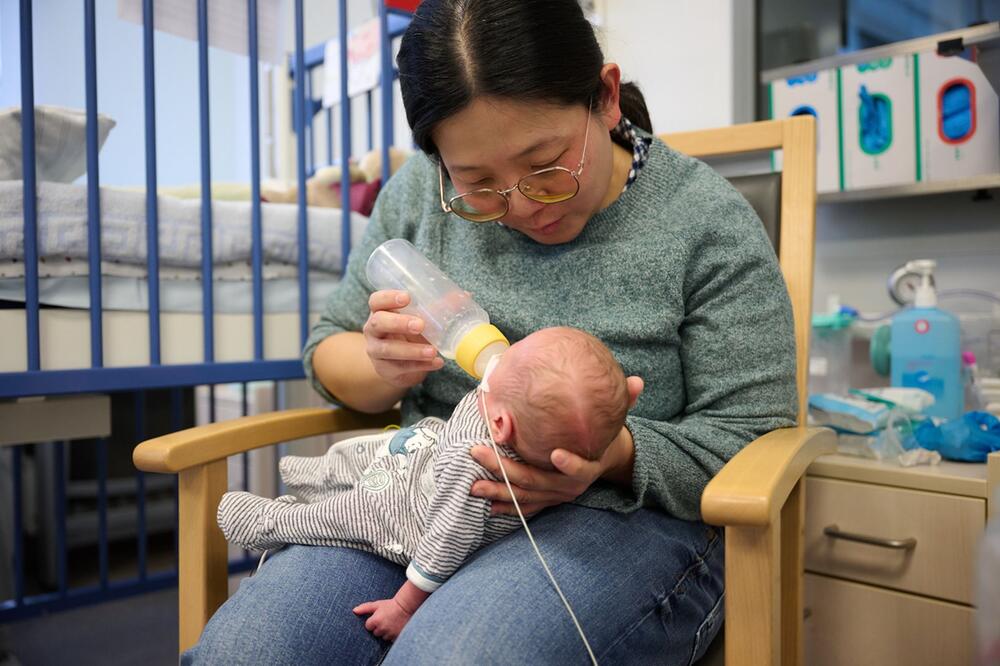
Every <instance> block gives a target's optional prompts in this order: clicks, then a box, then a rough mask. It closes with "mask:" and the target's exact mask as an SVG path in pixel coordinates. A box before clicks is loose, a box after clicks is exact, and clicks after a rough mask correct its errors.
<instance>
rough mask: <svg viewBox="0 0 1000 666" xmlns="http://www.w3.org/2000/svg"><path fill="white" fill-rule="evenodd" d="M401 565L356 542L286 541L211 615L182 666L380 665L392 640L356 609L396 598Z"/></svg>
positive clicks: (182, 661)
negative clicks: (368, 625)
mask: <svg viewBox="0 0 1000 666" xmlns="http://www.w3.org/2000/svg"><path fill="white" fill-rule="evenodd" d="M405 580H406V574H405V571H404V569H403V568H402V567H400V566H398V565H396V564H393V563H392V562H389V561H387V560H385V559H383V558H381V557H379V556H377V555H373V554H371V553H366V552H362V551H359V550H353V549H349V548H332V547H329V548H328V547H320V546H287V547H286V548H284V549H282V550H279V551H278V552H276V553H273V554H271V555H269V556H268V557H267V559H266V560H265V562H264V565H263V566H262V567H261V568H260V571H258V572H257V573H256V574H254V575H253V576H252V577H250V578H246V579H244V580H243V581H242V582H241V583H240V587H239V590H237V592H236V594H234V595H233V596H232V597H231V598H230V599H229V600H228V601H226V603H225V604H223V605H222V607H221V608H220V609H219V610H218V611H217V612H216V613H215V615H213V616H212V619H211V620H209V622H208V625H207V626H206V627H205V631H204V632H203V633H202V635H201V639H200V641H199V643H198V645H196V646H195V647H194V648H192V649H191V650H190V651H188V652H186V653H185V654H184V655H183V657H182V659H181V663H182V664H213V665H214V664H268V665H269V666H280V665H283V664H296V665H302V666H306V665H309V664H351V665H353V664H359V665H361V664H376V663H378V661H379V659H381V657H382V655H383V654H384V653H385V651H386V650H387V649H388V648H389V644H388V643H386V642H385V641H382V640H380V639H378V638H375V637H374V636H373V635H371V634H370V633H368V631H366V630H365V626H364V622H365V620H364V618H359V617H357V616H355V615H354V613H353V612H351V609H352V608H354V607H355V606H357V605H358V604H360V603H362V602H365V601H374V600H376V599H387V598H389V597H392V596H393V595H394V594H395V593H396V591H397V590H398V589H399V587H400V585H402V584H403V582H404V581H405Z"/></svg>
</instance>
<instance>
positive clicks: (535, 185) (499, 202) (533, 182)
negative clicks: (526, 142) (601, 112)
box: [438, 109, 590, 222]
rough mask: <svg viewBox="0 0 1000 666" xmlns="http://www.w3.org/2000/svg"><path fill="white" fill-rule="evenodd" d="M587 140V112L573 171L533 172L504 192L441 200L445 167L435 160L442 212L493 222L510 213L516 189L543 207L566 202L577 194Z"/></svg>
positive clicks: (554, 168)
mask: <svg viewBox="0 0 1000 666" xmlns="http://www.w3.org/2000/svg"><path fill="white" fill-rule="evenodd" d="M589 139H590V110H589V109H588V111H587V129H586V130H585V132H584V135H583V153H582V154H581V155H580V163H579V164H577V165H576V169H574V170H573V171H570V170H569V169H567V168H566V167H562V166H552V167H547V168H545V169H539V170H538V171H532V172H531V173H529V174H528V175H527V176H524V177H523V178H521V179H520V180H519V181H517V184H516V185H514V186H513V187H508V188H507V189H506V190H492V189H489V188H482V189H478V190H472V191H471V192H465V193H464V194H459V195H457V196H454V197H452V198H451V199H449V200H448V201H447V202H445V200H444V167H443V166H442V164H441V162H440V160H439V161H438V187H439V189H440V193H441V210H443V211H444V212H446V213H454V214H455V215H458V216H459V217H461V218H463V219H466V220H468V221H469V222H493V221H495V220H499V219H500V218H502V217H503V216H504V215H506V214H507V212H508V211H509V210H510V195H511V193H512V192H513V191H514V190H518V191H519V192H520V193H521V194H523V195H524V196H525V197H527V198H528V199H531V200H532V201H537V202H538V203H543V204H555V203H562V202H563V201H568V200H570V199H572V198H573V197H575V196H576V195H577V192H579V191H580V180H579V177H580V176H581V175H582V174H583V160H584V158H585V157H586V156H587V141H588V140H589Z"/></svg>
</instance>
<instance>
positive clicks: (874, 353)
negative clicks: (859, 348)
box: [868, 325, 892, 377]
mask: <svg viewBox="0 0 1000 666" xmlns="http://www.w3.org/2000/svg"><path fill="white" fill-rule="evenodd" d="M891 339H892V327H891V326H889V325H885V326H879V327H878V328H876V329H875V334H874V335H872V340H871V344H870V346H869V347H868V356H869V358H871V362H872V369H873V370H875V372H877V373H878V374H880V375H882V376H883V377H888V376H889V372H890V369H891V360H892V355H891V354H890V353H889V343H890V341H891Z"/></svg>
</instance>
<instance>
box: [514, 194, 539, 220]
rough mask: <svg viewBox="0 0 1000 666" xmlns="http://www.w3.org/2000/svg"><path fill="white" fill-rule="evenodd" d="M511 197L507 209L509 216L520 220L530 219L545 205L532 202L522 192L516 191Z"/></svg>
mask: <svg viewBox="0 0 1000 666" xmlns="http://www.w3.org/2000/svg"><path fill="white" fill-rule="evenodd" d="M509 196H510V199H509V201H508V209H507V212H508V215H511V216H513V217H517V218H520V219H528V218H530V217H531V216H532V215H534V214H535V213H537V212H538V211H539V209H541V208H542V207H543V206H544V205H545V204H543V203H539V202H538V201H532V200H531V199H529V198H528V197H526V196H524V195H523V194H521V191H520V190H514V191H513V192H511V193H510V195H509Z"/></svg>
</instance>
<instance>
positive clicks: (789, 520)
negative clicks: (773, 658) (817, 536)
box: [781, 479, 806, 666]
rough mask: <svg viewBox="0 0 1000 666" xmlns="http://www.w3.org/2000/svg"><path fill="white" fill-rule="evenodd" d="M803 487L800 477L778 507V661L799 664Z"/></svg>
mask: <svg viewBox="0 0 1000 666" xmlns="http://www.w3.org/2000/svg"><path fill="white" fill-rule="evenodd" d="M805 495H806V489H805V485H804V483H803V481H802V480H801V479H800V480H799V482H798V483H796V484H795V488H793V489H792V492H791V493H789V495H788V499H787V500H785V506H783V507H782V508H781V663H782V664H783V666H800V665H801V664H803V663H805V661H804V655H803V651H802V632H803V628H802V621H803V618H802V613H803V608H804V607H805V591H804V589H803V578H802V572H803V570H804V569H805V517H806V509H805V507H806V503H805Z"/></svg>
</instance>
